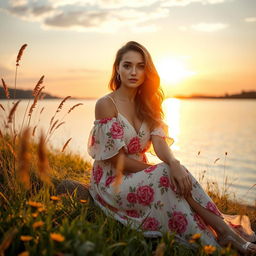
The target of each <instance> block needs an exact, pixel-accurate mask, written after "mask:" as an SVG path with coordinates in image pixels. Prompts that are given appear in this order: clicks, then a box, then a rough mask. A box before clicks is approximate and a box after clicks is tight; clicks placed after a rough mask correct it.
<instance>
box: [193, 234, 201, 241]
mask: <svg viewBox="0 0 256 256" xmlns="http://www.w3.org/2000/svg"><path fill="white" fill-rule="evenodd" d="M200 237H201V234H199V233H197V234H194V235H193V236H192V237H191V239H193V240H197V239H199V238H200Z"/></svg>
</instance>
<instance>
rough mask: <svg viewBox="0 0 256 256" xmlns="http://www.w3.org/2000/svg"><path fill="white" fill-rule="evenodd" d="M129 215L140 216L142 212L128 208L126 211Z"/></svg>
mask: <svg viewBox="0 0 256 256" xmlns="http://www.w3.org/2000/svg"><path fill="white" fill-rule="evenodd" d="M126 214H127V216H129V217H133V218H139V217H140V214H139V213H138V211H136V210H127V211H126Z"/></svg>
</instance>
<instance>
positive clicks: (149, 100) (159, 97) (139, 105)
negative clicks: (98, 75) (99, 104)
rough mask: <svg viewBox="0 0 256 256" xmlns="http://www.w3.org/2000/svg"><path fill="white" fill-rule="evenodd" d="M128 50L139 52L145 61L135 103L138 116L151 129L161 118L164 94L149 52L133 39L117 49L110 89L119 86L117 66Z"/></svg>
mask: <svg viewBox="0 0 256 256" xmlns="http://www.w3.org/2000/svg"><path fill="white" fill-rule="evenodd" d="M128 51H136V52H139V53H140V54H141V55H142V57H143V60H144V62H145V80H144V82H143V84H141V85H140V86H139V88H138V90H137V93H136V96H135V104H136V112H137V115H138V118H140V119H141V120H144V121H145V122H146V123H147V124H148V125H149V127H150V129H151V130H152V129H154V128H155V127H156V126H158V125H159V124H160V122H161V120H162V119H163V110H162V102H163V99H164V94H163V91H162V89H161V87H160V77H159V75H158V73H157V70H156V68H155V65H154V63H153V61H152V58H151V56H150V53H149V52H148V50H147V49H146V48H145V47H144V46H142V45H141V44H139V43H137V42H135V41H129V42H128V43H126V44H125V45H124V46H123V47H121V48H120V49H119V50H118V51H117V53H116V58H115V61H114V64H113V69H112V75H111V78H110V81H109V87H110V89H111V90H112V91H115V90H117V89H118V88H119V87H120V86H121V81H120V79H118V78H117V74H118V73H117V68H118V66H119V64H120V62H121V60H122V58H123V55H124V54H125V53H126V52H128Z"/></svg>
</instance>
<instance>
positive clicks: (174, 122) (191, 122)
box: [0, 99, 256, 205]
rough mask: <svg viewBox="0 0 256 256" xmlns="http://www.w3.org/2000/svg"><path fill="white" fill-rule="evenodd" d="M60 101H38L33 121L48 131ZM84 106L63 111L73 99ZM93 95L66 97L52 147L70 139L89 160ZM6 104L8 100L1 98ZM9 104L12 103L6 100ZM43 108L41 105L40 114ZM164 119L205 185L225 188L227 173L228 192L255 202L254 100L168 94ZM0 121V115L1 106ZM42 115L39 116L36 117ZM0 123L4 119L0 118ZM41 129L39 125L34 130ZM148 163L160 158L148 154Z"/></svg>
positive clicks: (179, 154) (178, 151) (19, 115)
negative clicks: (88, 97) (190, 97)
mask: <svg viewBox="0 0 256 256" xmlns="http://www.w3.org/2000/svg"><path fill="white" fill-rule="evenodd" d="M60 101H61V100H43V101H40V102H39V103H38V105H37V107H36V109H35V111H34V112H33V114H32V118H31V124H32V126H33V125H35V124H37V123H38V121H39V125H40V127H41V128H42V129H43V130H44V131H45V132H46V131H47V130H48V127H49V122H50V119H51V117H52V116H53V115H54V113H55V111H56V108H57V106H58V105H59V103H60ZM80 102H81V103H83V105H82V106H79V107H77V108H76V109H74V110H73V111H72V112H71V113H70V114H68V115H66V116H65V113H67V111H68V109H69V108H70V107H72V106H73V105H75V104H77V103H80ZM27 103H28V101H27V100H23V101H21V103H20V105H19V106H18V108H17V112H16V116H15V118H16V126H17V127H19V126H20V125H21V122H22V119H23V115H24V111H25V108H26V106H27ZM95 103H96V100H68V101H67V102H65V104H64V106H63V108H62V110H61V111H60V112H59V113H57V115H56V120H57V119H59V120H61V119H62V118H63V117H64V116H65V118H64V121H65V122H66V123H65V124H64V125H62V126H61V127H59V128H58V129H57V130H56V132H55V133H54V134H53V135H52V137H51V138H50V143H51V145H52V146H53V147H54V148H62V146H63V145H64V144H65V142H66V141H67V140H68V139H69V138H72V140H71V141H70V143H69V145H68V147H67V150H70V151H72V152H74V153H78V154H80V155H81V156H82V157H83V158H85V159H86V160H88V161H89V162H91V163H92V159H91V158H90V157H89V155H88V153H87V151H86V146H87V138H88V135H89V132H90V129H91V128H92V125H93V121H94V106H95ZM1 104H2V105H4V106H5V107H7V105H8V104H7V101H4V100H1ZM9 105H11V103H9ZM42 107H45V109H44V111H43V112H42V114H41V115H39V113H40V110H41V108H42ZM163 107H164V112H165V114H166V120H165V121H166V123H167V124H168V125H169V133H170V136H171V137H173V138H174V140H175V143H174V144H173V145H172V146H171V148H172V151H173V152H174V155H175V156H176V158H178V159H179V160H180V161H181V163H182V164H183V165H185V166H186V167H187V168H188V169H189V170H190V172H191V173H193V175H194V176H196V177H197V178H199V177H200V176H202V175H203V173H205V174H204V179H203V180H202V181H201V182H202V183H203V185H205V184H206V181H208V182H216V183H217V184H218V185H219V187H220V188H221V189H222V188H223V183H224V181H225V177H227V179H228V186H229V188H228V191H229V192H230V193H231V196H233V195H234V196H235V197H236V198H237V199H239V200H240V201H242V202H243V203H249V204H251V205H255V204H256V186H254V187H253V185H254V184H256V100H236V99H234V100H198V99H197V100H178V99H167V100H165V102H164V104H163ZM0 111H1V112H0V113H1V115H0V117H1V120H3V118H4V115H3V111H2V110H0ZM39 119H40V120H39ZM1 125H2V122H1ZM38 133H39V129H37V132H36V134H38ZM148 157H149V160H150V162H155V163H157V162H159V159H158V158H157V157H155V156H152V155H150V154H149V155H148Z"/></svg>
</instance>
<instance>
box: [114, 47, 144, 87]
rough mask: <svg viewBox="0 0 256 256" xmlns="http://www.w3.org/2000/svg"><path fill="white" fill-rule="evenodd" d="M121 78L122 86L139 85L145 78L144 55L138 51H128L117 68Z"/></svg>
mask: <svg viewBox="0 0 256 256" xmlns="http://www.w3.org/2000/svg"><path fill="white" fill-rule="evenodd" d="M117 72H118V74H119V75H120V78H121V86H126V87H129V88H137V87H139V86H140V85H141V84H142V83H143V82H144V80H145V62H144V60H143V57H142V55H141V54H140V53H139V52H136V51H128V52H126V53H125V54H124V55H123V57H122V59H121V61H120V63H119V65H118V69H117Z"/></svg>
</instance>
